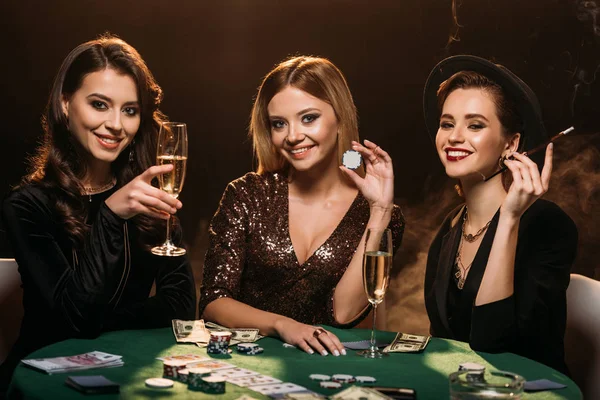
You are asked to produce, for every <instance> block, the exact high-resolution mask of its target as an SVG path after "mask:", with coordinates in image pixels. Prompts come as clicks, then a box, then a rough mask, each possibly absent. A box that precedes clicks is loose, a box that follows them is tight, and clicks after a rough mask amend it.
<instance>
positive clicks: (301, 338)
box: [275, 317, 346, 356]
mask: <svg viewBox="0 0 600 400" xmlns="http://www.w3.org/2000/svg"><path fill="white" fill-rule="evenodd" d="M275 331H276V332H277V334H278V335H279V337H280V338H281V339H282V340H283V341H284V342H286V343H289V344H293V345H294V346H296V347H299V348H300V349H302V350H304V351H305V352H307V353H308V354H314V352H315V351H316V352H317V353H319V354H321V355H323V356H326V355H327V354H329V353H331V354H333V355H334V356H339V355H340V354H343V355H346V350H345V349H344V346H343V345H342V343H341V342H340V340H339V339H338V338H337V336H335V335H334V334H333V333H331V332H328V331H326V330H325V329H323V328H321V327H318V326H312V325H306V324H302V323H300V322H298V321H295V320H293V319H291V318H286V317H284V318H282V319H280V320H278V321H277V322H276V323H275Z"/></svg>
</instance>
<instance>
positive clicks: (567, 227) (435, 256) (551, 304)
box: [425, 200, 578, 373]
mask: <svg viewBox="0 0 600 400" xmlns="http://www.w3.org/2000/svg"><path fill="white" fill-rule="evenodd" d="M460 210H461V207H458V208H456V209H455V210H453V211H452V212H451V213H450V214H449V215H448V216H447V217H446V219H445V220H444V222H443V224H442V227H441V229H440V230H439V232H438V234H437V235H436V237H435V239H434V240H433V243H432V244H431V247H430V249H429V256H428V259H427V269H426V273H425V306H426V308H427V314H428V316H429V320H430V322H431V334H432V335H433V336H437V337H443V338H448V339H455V340H461V341H464V342H468V343H469V344H470V345H471V348H472V349H473V350H476V351H484V352H489V353H497V352H512V353H516V354H520V355H522V356H524V357H527V358H530V359H533V360H536V361H539V362H541V363H544V364H546V365H548V366H550V367H553V368H555V369H556V370H558V371H561V372H563V373H568V370H567V367H566V364H565V362H564V343H563V341H564V333H565V325H566V315H567V303H566V290H567V287H568V286H569V277H570V276H569V274H570V268H571V265H572V264H573V260H574V259H575V255H576V249H577V237H578V234H577V227H576V226H575V224H574V222H573V221H572V220H571V218H570V217H569V216H568V215H567V214H566V213H565V212H564V211H562V209H561V208H560V207H558V206H557V205H556V204H554V203H552V202H549V201H546V200H537V201H536V202H535V203H533V205H531V207H529V209H527V211H526V212H525V213H524V214H523V216H522V217H521V222H520V224H519V236H518V241H517V250H516V257H515V278H514V279H515V283H514V293H513V294H512V295H511V296H510V297H508V298H506V299H503V300H499V301H496V302H493V303H489V304H484V305H482V306H475V298H476V297H477V292H478V291H479V286H480V284H481V280H482V278H483V274H484V272H485V268H486V266H487V260H488V257H489V254H490V250H491V248H492V243H493V241H494V236H495V234H496V228H497V226H498V218H499V216H500V211H498V212H497V213H496V215H495V216H494V218H493V219H492V222H491V224H490V226H489V228H488V230H487V232H486V233H485V235H484V237H483V239H482V242H481V245H480V247H479V250H478V251H477V254H476V255H475V259H474V260H473V264H472V266H471V269H470V272H469V275H467V279H466V281H465V285H464V288H463V290H462V295H461V298H460V301H459V302H458V303H457V304H456V305H455V308H454V309H453V310H452V314H453V315H456V316H459V317H461V320H464V321H470V328H469V327H468V326H465V327H464V328H465V329H462V330H461V331H462V332H463V334H457V333H456V332H453V331H452V329H451V327H450V324H449V320H448V314H449V313H448V288H449V286H448V285H449V284H450V283H451V271H452V268H453V264H454V262H455V258H456V252H457V250H458V245H459V242H460V236H461V229H460V228H461V223H460V222H459V223H457V224H456V225H455V226H454V227H452V226H451V223H452V220H453V219H454V217H456V215H457V214H458V212H460ZM452 284H453V283H452ZM464 332H466V334H465V333H464Z"/></svg>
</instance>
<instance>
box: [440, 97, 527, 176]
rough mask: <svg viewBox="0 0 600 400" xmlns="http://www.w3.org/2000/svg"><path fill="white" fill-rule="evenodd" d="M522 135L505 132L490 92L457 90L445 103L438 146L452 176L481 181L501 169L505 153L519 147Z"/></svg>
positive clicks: (445, 165) (447, 172)
mask: <svg viewBox="0 0 600 400" xmlns="http://www.w3.org/2000/svg"><path fill="white" fill-rule="evenodd" d="M518 137H519V134H516V135H515V136H513V138H512V140H511V138H509V137H507V135H505V134H504V132H503V127H502V124H501V123H500V120H499V119H498V116H497V112H496V105H495V104H494V101H493V98H492V95H491V94H490V93H489V92H488V91H486V90H482V89H456V90H454V91H453V92H451V93H450V94H449V95H448V97H447V98H446V101H445V102H444V106H443V108H442V115H441V117H440V127H439V129H438V132H437V135H436V148H437V150H438V155H439V157H440V159H441V160H442V164H444V167H445V168H446V174H447V175H448V176H450V177H452V178H458V179H469V178H474V179H478V180H481V175H482V174H483V175H484V176H489V175H491V174H492V173H493V172H494V171H496V170H497V169H498V159H499V158H500V157H501V156H502V155H504V154H506V153H508V152H510V151H515V150H516V148H517V145H518Z"/></svg>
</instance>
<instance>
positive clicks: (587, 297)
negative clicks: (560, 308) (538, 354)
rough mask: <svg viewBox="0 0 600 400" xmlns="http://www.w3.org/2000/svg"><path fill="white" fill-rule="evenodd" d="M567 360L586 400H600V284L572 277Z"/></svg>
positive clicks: (588, 279)
mask: <svg viewBox="0 0 600 400" xmlns="http://www.w3.org/2000/svg"><path fill="white" fill-rule="evenodd" d="M565 359H566V362H567V365H568V367H569V370H570V371H571V375H572V378H573V380H574V381H575V382H576V383H577V385H579V388H580V389H581V391H582V393H583V398H584V399H600V282H598V281H596V280H594V279H591V278H588V277H585V276H582V275H578V274H571V283H570V284H569V288H568V289H567V331H566V333H565Z"/></svg>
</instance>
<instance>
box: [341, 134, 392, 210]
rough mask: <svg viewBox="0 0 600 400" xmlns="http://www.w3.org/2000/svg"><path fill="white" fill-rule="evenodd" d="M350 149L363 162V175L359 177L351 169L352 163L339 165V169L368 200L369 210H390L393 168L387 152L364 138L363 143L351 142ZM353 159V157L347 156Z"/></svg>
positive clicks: (350, 159)
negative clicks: (360, 157)
mask: <svg viewBox="0 0 600 400" xmlns="http://www.w3.org/2000/svg"><path fill="white" fill-rule="evenodd" d="M352 150H354V151H356V152H358V153H360V155H361V156H362V159H363V160H364V163H365V177H364V178H362V177H360V176H359V175H358V174H357V173H356V172H355V171H353V170H352V169H351V167H354V165H351V164H349V165H348V166H346V163H344V165H342V166H340V169H341V170H342V171H344V172H345V173H346V175H347V176H348V177H349V178H350V179H351V180H352V182H354V184H355V185H356V187H357V188H358V190H360V192H361V193H362V195H363V196H364V197H365V199H366V200H367V201H368V202H369V205H370V206H371V210H373V209H375V208H379V209H382V210H385V211H391V210H392V206H393V203H394V168H393V165H392V159H391V157H390V156H389V154H388V153H387V152H386V151H384V150H383V149H382V148H381V147H379V146H378V145H376V144H375V143H373V142H371V141H370V140H365V141H364V145H361V144H360V143H358V142H354V141H353V142H352ZM348 160H349V161H354V160H353V157H348Z"/></svg>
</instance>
